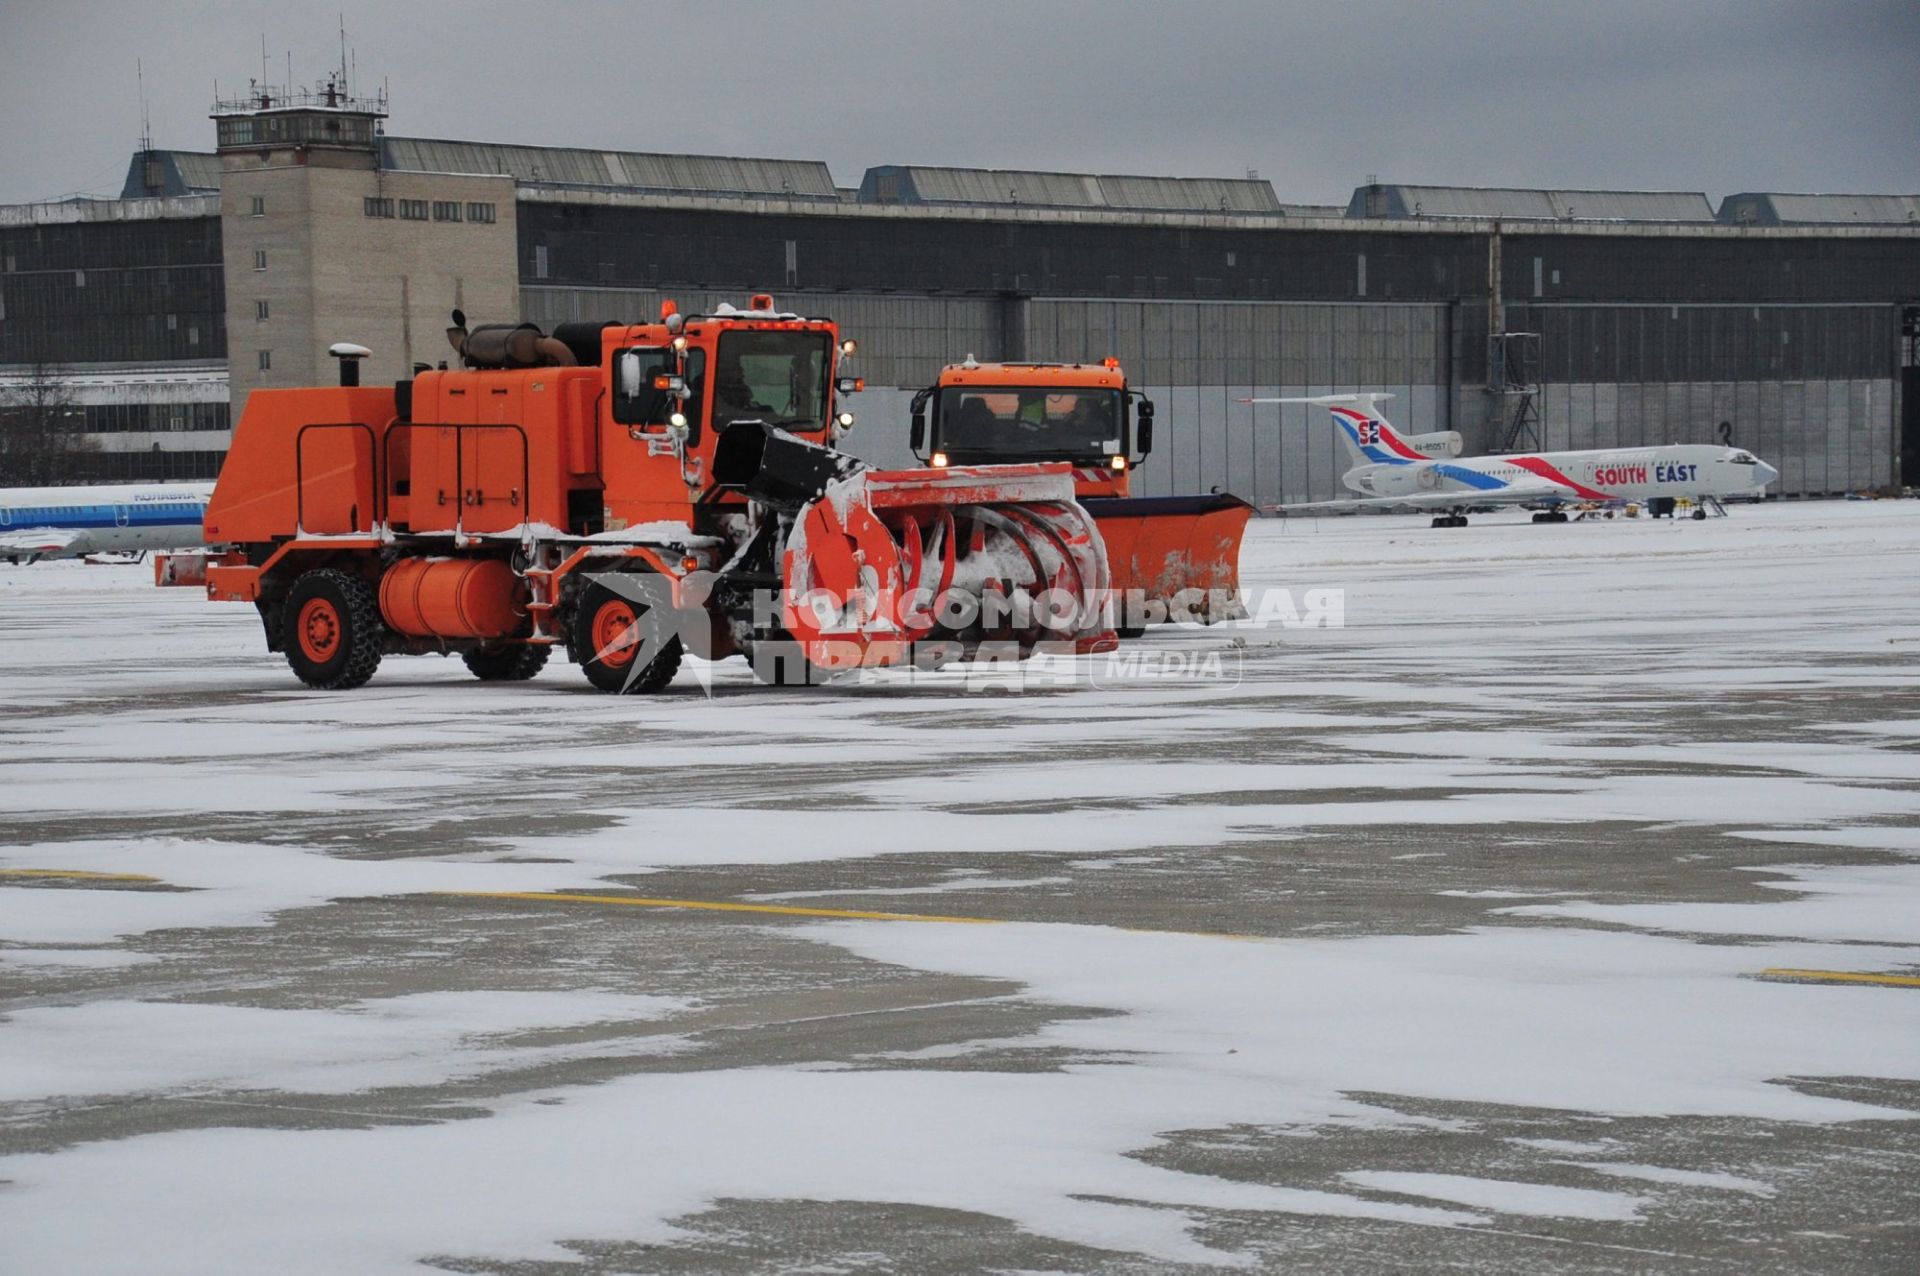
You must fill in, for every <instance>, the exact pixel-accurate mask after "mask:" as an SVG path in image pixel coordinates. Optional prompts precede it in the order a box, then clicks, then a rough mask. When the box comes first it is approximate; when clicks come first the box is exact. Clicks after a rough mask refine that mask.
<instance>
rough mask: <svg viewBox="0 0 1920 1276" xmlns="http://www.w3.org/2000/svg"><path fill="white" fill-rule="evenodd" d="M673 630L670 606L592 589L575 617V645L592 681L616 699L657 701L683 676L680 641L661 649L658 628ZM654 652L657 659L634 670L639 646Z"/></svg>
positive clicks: (669, 638) (672, 638) (674, 638)
mask: <svg viewBox="0 0 1920 1276" xmlns="http://www.w3.org/2000/svg"><path fill="white" fill-rule="evenodd" d="M663 623H664V624H671V623H672V615H671V614H670V613H669V611H668V610H667V609H666V608H665V607H664V606H650V605H648V604H646V603H640V602H635V601H633V600H631V599H627V598H622V597H621V596H620V595H619V594H616V593H614V592H613V591H612V590H611V589H608V588H607V587H606V586H604V585H598V584H595V585H588V586H587V588H586V592H585V593H583V594H582V595H581V596H580V605H579V607H578V608H576V609H575V611H574V616H573V633H572V634H571V636H570V637H571V645H572V647H573V658H574V659H575V660H577V661H579V662H580V668H581V669H582V670H583V671H584V672H585V673H586V675H587V681H588V682H591V683H592V684H593V685H594V686H595V687H597V688H599V689H600V690H601V691H610V692H612V693H613V694H615V695H651V694H652V693H654V692H656V691H659V690H660V689H661V688H663V687H665V686H666V685H667V684H668V683H670V682H672V681H673V675H674V674H676V673H678V672H680V635H679V634H677V633H676V634H669V635H666V637H665V640H664V641H662V642H659V643H657V644H655V643H652V642H651V641H650V640H651V639H653V638H654V637H656V636H657V635H656V629H655V627H656V626H657V625H659V624H663ZM636 642H637V643H639V644H641V645H649V646H654V647H655V650H654V652H653V655H652V656H651V657H650V658H648V659H647V661H646V663H645V664H644V665H642V666H640V667H639V668H638V669H635V667H634V661H635V659H636V658H637V657H636V655H635V650H634V648H635V644H636Z"/></svg>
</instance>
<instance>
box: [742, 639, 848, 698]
mask: <svg viewBox="0 0 1920 1276" xmlns="http://www.w3.org/2000/svg"><path fill="white" fill-rule="evenodd" d="M745 654H746V657H747V663H748V664H749V665H751V666H752V668H753V676H754V677H755V678H757V679H758V680H760V681H761V682H764V683H765V684H767V685H768V686H769V687H817V686H822V685H824V684H825V683H826V681H827V679H828V678H830V677H832V674H831V672H830V671H828V670H825V669H821V668H818V667H816V666H815V665H814V664H813V662H812V661H810V660H808V659H807V653H806V650H805V648H803V647H802V646H801V645H800V644H799V643H798V642H796V641H795V640H793V639H792V638H762V639H759V640H757V641H755V642H754V643H753V644H752V645H751V646H750V647H748V648H747V650H746V653H745Z"/></svg>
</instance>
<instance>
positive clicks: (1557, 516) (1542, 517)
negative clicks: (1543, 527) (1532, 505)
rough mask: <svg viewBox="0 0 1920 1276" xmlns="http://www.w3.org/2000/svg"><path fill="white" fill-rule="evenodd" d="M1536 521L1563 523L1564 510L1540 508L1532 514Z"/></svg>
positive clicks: (1564, 520) (1565, 514) (1565, 513)
mask: <svg viewBox="0 0 1920 1276" xmlns="http://www.w3.org/2000/svg"><path fill="white" fill-rule="evenodd" d="M1533 521H1534V522H1536V523H1564V522H1566V521H1567V512H1566V511H1565V510H1541V511H1540V512H1539V513H1538V514H1535V515H1534V516H1533Z"/></svg>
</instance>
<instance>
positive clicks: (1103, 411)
mask: <svg viewBox="0 0 1920 1276" xmlns="http://www.w3.org/2000/svg"><path fill="white" fill-rule="evenodd" d="M911 410H912V436H911V442H912V446H913V452H914V455H915V456H917V457H919V458H920V459H921V460H922V461H924V462H926V463H927V464H929V465H931V466H933V467H935V468H942V467H948V466H955V465H976V464H989V465H990V464H1005V463H1023V464H1031V463H1035V462H1040V463H1062V462H1064V463H1066V464H1068V465H1071V466H1072V467H1073V477H1074V491H1075V494H1076V495H1077V496H1078V497H1079V500H1080V503H1081V504H1082V505H1083V506H1084V507H1085V508H1086V509H1087V511H1088V512H1089V513H1091V514H1092V515H1093V517H1094V519H1095V521H1096V522H1098V523H1099V525H1100V535H1101V538H1102V539H1103V540H1104V542H1105V544H1106V547H1107V559H1108V567H1109V575H1110V580H1111V585H1112V589H1113V598H1114V604H1115V608H1116V611H1115V617H1116V621H1117V624H1118V629H1119V633H1120V634H1121V635H1122V636H1135V635H1138V634H1139V633H1140V632H1142V631H1143V630H1144V628H1145V626H1147V625H1148V624H1153V623H1157V622H1163V621H1168V620H1199V621H1202V622H1204V623H1208V624H1212V623H1215V622H1217V621H1223V620H1237V619H1240V618H1242V617H1244V616H1245V615H1246V610H1245V608H1244V607H1243V606H1242V604H1241V602H1240V542H1241V538H1242V537H1243V536H1244V535H1245V534H1246V530H1247V520H1248V518H1250V517H1251V516H1252V514H1253V506H1252V505H1250V504H1248V503H1247V502H1246V501H1243V500H1241V499H1240V498H1239V497H1237V496H1232V495H1229V494H1227V493H1223V492H1214V493H1210V494H1208V495H1205V496H1154V497H1138V496H1134V495H1133V494H1132V483H1133V471H1134V470H1135V468H1137V467H1138V466H1139V464H1140V462H1141V461H1143V460H1145V459H1146V456H1147V454H1148V453H1149V452H1151V451H1152V450H1153V418H1154V409H1153V401H1152V400H1151V399H1149V398H1147V397H1146V396H1145V395H1143V394H1142V393H1140V392H1139V391H1138V390H1135V389H1132V388H1130V387H1129V386H1128V385H1127V379H1126V374H1125V373H1124V372H1123V371H1122V370H1121V367H1120V362H1119V360H1117V359H1108V360H1105V361H1104V362H1102V363H1099V364H1084V363H978V362H975V361H974V360H973V359H972V358H971V357H969V358H968V359H967V361H966V362H964V363H956V364H950V365H948V366H947V367H946V368H944V369H942V371H941V373H940V378H939V380H938V381H936V382H935V383H934V384H933V385H930V386H928V387H927V388H926V389H924V390H921V391H920V392H919V393H917V394H915V395H914V397H913V402H912V409H911Z"/></svg>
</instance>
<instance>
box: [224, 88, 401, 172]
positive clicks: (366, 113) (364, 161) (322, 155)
mask: <svg viewBox="0 0 1920 1276" xmlns="http://www.w3.org/2000/svg"><path fill="white" fill-rule="evenodd" d="M386 118H387V94H386V90H385V89H382V90H381V91H380V93H379V94H378V95H377V96H375V97H355V96H352V95H351V94H349V93H348V92H347V89H346V86H345V85H344V84H343V83H342V82H341V80H340V79H339V77H338V76H337V75H330V76H328V77H327V79H326V82H325V83H324V84H322V85H319V86H318V87H315V88H291V87H289V88H281V87H278V86H275V85H270V84H261V83H259V82H258V81H251V82H249V83H248V85H247V93H246V96H245V97H240V98H229V99H222V100H218V101H215V102H214V104H213V122H214V127H215V129H216V133H217V136H216V140H215V148H216V149H217V150H218V151H219V154H220V158H221V162H222V164H223V166H224V167H226V168H228V169H234V168H247V167H264V166H268V165H274V164H309V165H316V166H320V167H325V168H359V169H370V168H375V167H377V166H378V164H379V155H380V127H381V121H382V120H384V119H386Z"/></svg>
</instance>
